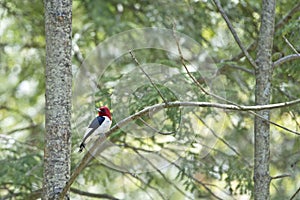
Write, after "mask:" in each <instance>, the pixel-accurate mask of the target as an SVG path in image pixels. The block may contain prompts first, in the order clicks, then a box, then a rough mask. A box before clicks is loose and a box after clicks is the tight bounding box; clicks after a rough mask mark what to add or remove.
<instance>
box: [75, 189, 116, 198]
mask: <svg viewBox="0 0 300 200" xmlns="http://www.w3.org/2000/svg"><path fill="white" fill-rule="evenodd" d="M70 191H71V192H73V193H75V194H80V195H82V196H87V197H93V198H99V199H110V200H119V199H118V198H116V197H113V196H111V195H109V194H96V193H90V192H85V191H82V190H78V189H76V188H70Z"/></svg>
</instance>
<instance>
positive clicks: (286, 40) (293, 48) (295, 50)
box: [282, 36, 300, 56]
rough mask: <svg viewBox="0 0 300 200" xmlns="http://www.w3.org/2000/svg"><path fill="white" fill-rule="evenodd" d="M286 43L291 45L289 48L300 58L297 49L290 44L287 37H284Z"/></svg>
mask: <svg viewBox="0 0 300 200" xmlns="http://www.w3.org/2000/svg"><path fill="white" fill-rule="evenodd" d="M282 37H283V39H284V41H285V42H286V43H287V44H288V45H289V47H290V48H291V49H292V50H293V51H294V52H295V53H296V54H297V55H298V56H300V54H299V52H298V51H297V49H296V48H295V47H294V45H292V43H290V41H289V40H288V39H287V38H286V37H285V36H282Z"/></svg>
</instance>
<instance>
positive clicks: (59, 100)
mask: <svg viewBox="0 0 300 200" xmlns="http://www.w3.org/2000/svg"><path fill="white" fill-rule="evenodd" d="M44 6H45V32H46V70H45V73H46V111H45V112H46V135H45V149H44V180H43V199H45V200H46V199H58V198H59V193H60V192H61V190H62V188H63V187H64V186H65V184H66V182H67V180H68V179H69V177H70V154H71V123H70V118H71V88H72V87H71V86H72V69H71V44H72V43H71V36H72V29H71V27H72V0H45V1H44ZM67 198H68V194H67V196H66V199H67Z"/></svg>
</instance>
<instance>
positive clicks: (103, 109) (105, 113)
mask: <svg viewBox="0 0 300 200" xmlns="http://www.w3.org/2000/svg"><path fill="white" fill-rule="evenodd" d="M97 111H98V115H99V116H106V117H108V118H109V119H110V120H111V114H110V110H109V109H108V107H106V106H102V107H100V108H97Z"/></svg>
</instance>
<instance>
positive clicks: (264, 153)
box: [254, 0, 275, 200]
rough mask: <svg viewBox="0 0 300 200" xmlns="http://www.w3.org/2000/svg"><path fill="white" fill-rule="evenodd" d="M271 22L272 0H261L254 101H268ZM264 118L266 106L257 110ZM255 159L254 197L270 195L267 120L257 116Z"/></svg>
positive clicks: (271, 44)
mask: <svg viewBox="0 0 300 200" xmlns="http://www.w3.org/2000/svg"><path fill="white" fill-rule="evenodd" d="M274 23H275V0H263V5H262V19H261V27H260V33H259V42H258V54H257V59H256V63H257V69H256V91H255V100H256V104H257V105H267V104H269V103H270V95H271V78H272V60H271V56H272V48H273V33H274ZM257 114H259V115H260V116H262V117H263V118H265V119H268V120H269V119H270V112H269V110H264V111H259V112H257ZM254 132H255V152H254V154H255V155H254V156H255V158H254V159H255V161H254V199H256V200H260V199H261V200H266V199H270V192H269V187H270V182H271V177H270V174H269V158H270V124H269V123H268V122H267V121H266V120H264V119H261V118H259V117H255V127H254Z"/></svg>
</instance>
